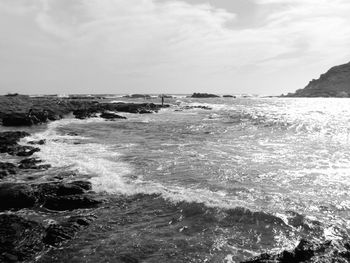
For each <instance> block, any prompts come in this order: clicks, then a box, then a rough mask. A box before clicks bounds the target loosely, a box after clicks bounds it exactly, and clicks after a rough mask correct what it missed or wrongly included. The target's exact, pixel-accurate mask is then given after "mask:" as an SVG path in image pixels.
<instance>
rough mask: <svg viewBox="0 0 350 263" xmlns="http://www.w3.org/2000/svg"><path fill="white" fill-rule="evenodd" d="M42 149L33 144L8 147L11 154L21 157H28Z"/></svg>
mask: <svg viewBox="0 0 350 263" xmlns="http://www.w3.org/2000/svg"><path fill="white" fill-rule="evenodd" d="M39 151H40V149H39V148H37V147H33V146H22V145H15V146H13V147H10V148H8V149H7V153H8V154H10V155H17V156H21V157H28V156H31V155H33V153H36V152H39Z"/></svg>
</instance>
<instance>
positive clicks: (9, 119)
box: [2, 113, 34, 126]
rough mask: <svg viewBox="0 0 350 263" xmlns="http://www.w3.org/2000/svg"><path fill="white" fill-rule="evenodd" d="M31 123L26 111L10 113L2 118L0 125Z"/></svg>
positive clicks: (27, 124)
mask: <svg viewBox="0 0 350 263" xmlns="http://www.w3.org/2000/svg"><path fill="white" fill-rule="evenodd" d="M33 124H34V123H33V122H32V120H31V119H30V118H29V117H28V116H27V114H26V113H10V114H7V115H5V116H4V117H3V119H2V125H4V126H31V125H33Z"/></svg>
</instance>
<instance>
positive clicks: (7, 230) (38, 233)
mask: <svg viewBox="0 0 350 263" xmlns="http://www.w3.org/2000/svg"><path fill="white" fill-rule="evenodd" d="M95 218H96V216H95V215H93V214H87V215H79V216H71V217H68V219H66V220H65V221H63V222H54V223H51V224H50V225H49V226H48V227H47V228H45V227H44V226H43V225H42V224H41V223H39V222H34V221H31V220H27V219H25V218H23V217H20V216H17V215H14V214H1V215H0V262H22V261H25V262H29V261H30V262H32V261H33V260H34V258H35V257H36V256H38V255H39V254H40V253H42V252H43V251H44V250H46V249H48V248H49V246H59V245H60V244H62V242H65V241H67V240H69V239H72V238H74V237H75V235H76V234H77V232H78V231H80V230H82V229H84V228H86V227H88V226H89V225H90V224H91V223H92V222H93V221H94V220H95Z"/></svg>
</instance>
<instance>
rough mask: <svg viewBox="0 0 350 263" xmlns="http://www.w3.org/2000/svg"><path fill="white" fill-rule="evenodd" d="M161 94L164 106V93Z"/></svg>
mask: <svg viewBox="0 0 350 263" xmlns="http://www.w3.org/2000/svg"><path fill="white" fill-rule="evenodd" d="M161 96H162V106H164V94H162V95H161Z"/></svg>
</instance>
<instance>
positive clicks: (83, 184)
mask: <svg viewBox="0 0 350 263" xmlns="http://www.w3.org/2000/svg"><path fill="white" fill-rule="evenodd" d="M70 184H71V185H76V186H79V187H80V188H82V189H84V190H86V191H88V190H91V189H92V185H91V183H90V182H87V181H74V182H71V183H70Z"/></svg>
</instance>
